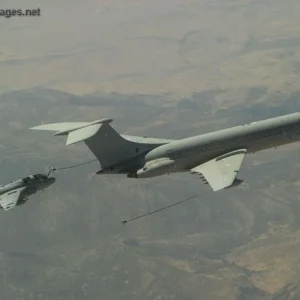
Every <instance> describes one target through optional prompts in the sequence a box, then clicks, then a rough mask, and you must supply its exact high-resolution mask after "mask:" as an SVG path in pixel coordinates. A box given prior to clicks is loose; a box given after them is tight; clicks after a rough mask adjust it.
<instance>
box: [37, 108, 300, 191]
mask: <svg viewBox="0 0 300 300" xmlns="http://www.w3.org/2000/svg"><path fill="white" fill-rule="evenodd" d="M111 122H112V119H101V120H96V121H93V122H63V123H52V124H44V125H40V126H36V127H33V128H31V129H35V130H50V131H56V133H54V135H56V136H63V135H67V142H66V145H71V144H75V143H77V142H81V141H83V142H84V143H85V144H86V145H87V147H88V148H89V149H90V150H91V151H92V153H93V154H94V155H95V156H96V157H97V159H98V160H99V162H100V165H101V169H100V170H99V171H98V172H97V174H127V177H129V178H147V177H154V176H160V175H164V174H170V173H175V172H190V173H191V174H198V175H200V178H201V180H202V182H203V183H204V184H209V185H210V186H211V188H212V189H213V190H214V191H219V190H222V189H224V188H229V187H232V186H236V185H239V184H241V183H242V182H243V180H241V179H238V178H237V174H238V173H239V171H240V168H241V166H242V163H243V161H244V158H245V155H246V154H250V153H255V152H258V151H261V150H266V149H270V148H276V147H278V146H281V145H285V144H289V143H294V142H297V141H299V140H300V113H292V114H288V115H284V116H280V117H275V118H271V119H266V120H262V121H258V122H253V123H250V124H245V125H241V126H235V127H232V128H227V129H223V130H219V131H215V132H211V133H206V134H202V135H198V136H193V137H188V138H184V139H180V140H169V139H158V138H148V137H139V136H129V135H124V134H122V135H121V134H119V133H117V132H116V131H115V130H114V129H113V128H112V127H111V126H110V123H111Z"/></svg>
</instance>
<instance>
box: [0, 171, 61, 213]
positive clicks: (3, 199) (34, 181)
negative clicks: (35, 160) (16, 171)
mask: <svg viewBox="0 0 300 300" xmlns="http://www.w3.org/2000/svg"><path fill="white" fill-rule="evenodd" d="M54 182H55V178H54V177H48V176H46V175H43V174H35V175H30V176H28V177H25V178H22V179H18V180H16V181H13V182H11V183H8V184H6V185H2V186H0V208H1V209H4V210H5V211H7V210H10V209H12V208H14V207H16V206H18V205H22V204H25V203H26V202H27V201H28V197H29V196H31V195H33V194H35V193H36V192H37V191H39V190H43V189H44V188H47V187H48V186H50V185H52V184H53V183H54Z"/></svg>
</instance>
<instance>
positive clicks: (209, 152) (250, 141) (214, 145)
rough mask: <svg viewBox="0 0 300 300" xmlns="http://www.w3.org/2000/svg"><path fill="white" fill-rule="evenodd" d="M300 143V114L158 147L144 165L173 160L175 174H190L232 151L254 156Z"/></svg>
mask: <svg viewBox="0 0 300 300" xmlns="http://www.w3.org/2000/svg"><path fill="white" fill-rule="evenodd" d="M299 140H300V113H293V114H289V115H285V116H280V117H276V118H271V119H267V120H263V121H258V122H253V123H250V124H246V125H241V126H236V127H232V128H228V129H223V130H219V131H215V132H211V133H207V134H202V135H198V136H194V137H189V138H184V139H181V140H177V141H173V142H170V143H168V144H165V145H162V146H159V147H157V148H156V149H154V150H152V151H150V152H149V153H147V154H146V155H145V162H150V161H153V160H156V159H159V158H163V157H166V158H170V159H172V160H174V161H175V162H176V165H175V166H174V168H173V170H171V171H172V172H180V171H187V170H190V169H191V168H193V167H195V166H197V165H199V164H202V163H204V162H206V161H208V160H210V159H213V158H215V157H217V156H219V155H222V154H225V153H228V152H230V151H232V150H237V149H242V148H245V149H247V153H248V154H249V153H254V152H258V151H261V150H266V149H269V148H274V147H278V146H281V145H285V144H289V143H294V142H297V141H299Z"/></svg>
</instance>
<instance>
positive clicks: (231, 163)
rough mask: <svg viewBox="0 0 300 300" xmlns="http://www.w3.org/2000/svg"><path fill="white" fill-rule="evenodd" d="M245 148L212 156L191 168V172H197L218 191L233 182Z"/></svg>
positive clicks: (244, 153)
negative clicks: (215, 156) (212, 157)
mask: <svg viewBox="0 0 300 300" xmlns="http://www.w3.org/2000/svg"><path fill="white" fill-rule="evenodd" d="M246 152H247V150H246V149H239V150H235V151H232V152H229V153H226V154H224V155H222V156H219V157H217V158H214V159H212V160H210V161H208V162H206V163H204V164H201V165H199V166H197V167H195V168H193V169H191V173H192V174H199V175H201V177H202V180H203V181H204V183H208V184H209V185H210V186H211V188H212V189H213V190H214V191H219V190H222V189H224V188H227V187H230V186H232V185H233V184H234V182H235V180H236V176H237V174H238V172H239V170H240V168H241V166H242V163H243V161H244V157H245V155H246Z"/></svg>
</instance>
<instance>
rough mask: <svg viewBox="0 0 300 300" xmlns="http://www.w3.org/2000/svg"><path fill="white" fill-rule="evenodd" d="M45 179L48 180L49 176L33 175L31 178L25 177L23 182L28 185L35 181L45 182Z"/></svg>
mask: <svg viewBox="0 0 300 300" xmlns="http://www.w3.org/2000/svg"><path fill="white" fill-rule="evenodd" d="M45 179H47V176H46V175H43V174H35V175H31V176H28V177H25V178H23V179H22V180H23V181H24V182H25V183H28V182H30V181H33V180H45Z"/></svg>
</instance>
